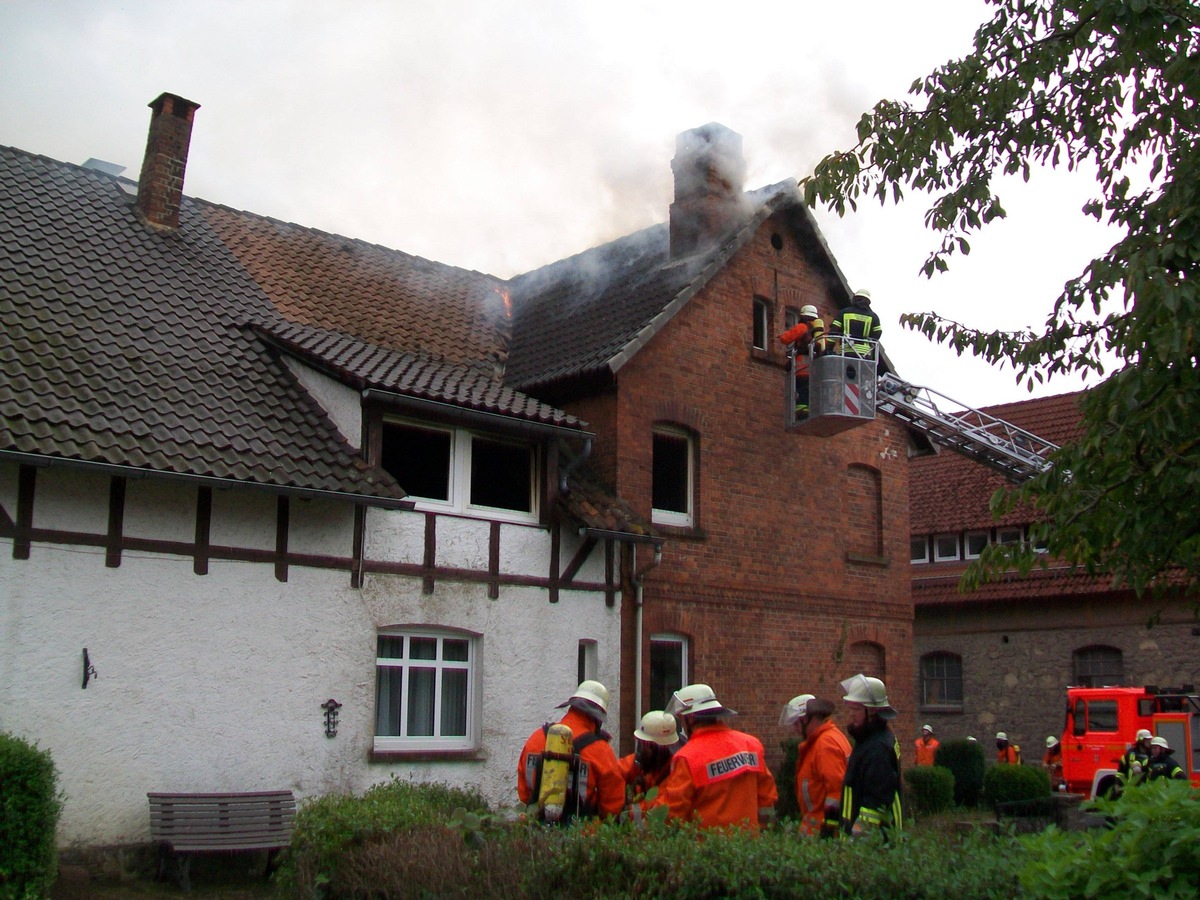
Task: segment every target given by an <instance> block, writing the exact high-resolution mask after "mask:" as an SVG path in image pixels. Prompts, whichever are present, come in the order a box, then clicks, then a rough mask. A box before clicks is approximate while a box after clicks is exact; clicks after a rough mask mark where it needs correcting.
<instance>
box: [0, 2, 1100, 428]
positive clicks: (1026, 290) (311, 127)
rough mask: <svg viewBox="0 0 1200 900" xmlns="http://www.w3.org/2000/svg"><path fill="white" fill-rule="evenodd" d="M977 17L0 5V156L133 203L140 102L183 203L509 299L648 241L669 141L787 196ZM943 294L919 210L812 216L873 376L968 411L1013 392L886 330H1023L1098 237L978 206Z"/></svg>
mask: <svg viewBox="0 0 1200 900" xmlns="http://www.w3.org/2000/svg"><path fill="white" fill-rule="evenodd" d="M986 18H988V7H987V6H986V4H985V3H984V2H983V0H907V2H903V3H900V2H895V0H843V2H841V3H816V2H810V0H786V2H785V0H771V2H760V0H743V2H741V3H738V4H732V3H729V2H710V0H672V2H663V0H638V2H629V0H605V2H603V3H597V2H591V3H589V2H580V0H438V2H428V0H323V2H309V0H129V2H120V0H0V98H2V101H0V144H5V145H9V146H15V147H19V148H21V149H23V150H28V151H31V152H34V153H38V154H42V155H44V156H48V157H51V158H54V159H58V160H62V161H66V162H72V163H82V162H84V161H85V160H87V159H88V158H90V157H95V158H97V159H102V160H106V161H108V162H112V163H116V164H118V165H122V166H125V167H126V169H127V171H126V173H125V174H126V175H128V176H130V177H133V178H136V177H137V174H138V171H139V169H140V166H141V160H142V155H143V153H144V150H145V141H146V132H147V128H148V126H149V121H150V111H149V109H148V108H147V104H149V103H150V102H151V101H152V100H153V99H154V98H156V97H157V96H158V95H159V94H161V93H163V92H164V91H168V92H171V93H174V94H179V95H181V96H183V97H186V98H187V99H189V100H193V101H195V102H197V103H199V104H200V106H201V108H200V110H199V111H198V112H197V113H196V120H195V126H194V130H193V134H192V143H191V150H190V155H189V159H188V168H187V178H186V184H185V188H184V190H185V193H187V194H188V195H190V196H194V197H200V198H203V199H205V200H209V201H212V202H215V203H220V204H224V205H226V206H230V207H234V208H237V209H245V210H249V211H252V212H255V213H258V214H262V215H268V216H272V217H274V218H278V219H283V220H285V221H291V222H297V223H299V224H301V225H305V226H309V227H313V228H318V229H321V230H324V231H329V232H334V233H337V234H342V235H346V236H349V237H354V238H359V239H362V240H366V241H370V242H373V243H376V244H381V245H383V246H386V247H391V248H395V249H398V250H403V251H405V252H407V253H412V254H415V255H418V256H423V257H426V258H428V259H434V260H437V261H439V262H444V263H449V264H452V265H456V266H462V267H464V268H469V269H476V270H479V271H483V272H488V273H490V274H493V275H497V276H500V277H509V276H511V275H514V274H517V273H519V272H523V271H527V270H529V269H533V268H537V267H538V266H541V265H544V264H546V263H549V262H553V261H554V260H557V259H560V258H563V257H565V256H569V255H571V254H574V253H577V252H579V251H581V250H585V249H587V248H588V247H592V246H595V245H597V244H600V243H603V242H605V241H607V240H611V239H613V238H615V237H618V236H620V235H622V234H627V233H629V232H631V231H634V230H636V229H639V228H642V227H645V226H647V225H651V224H654V223H656V222H661V221H665V220H666V217H667V209H668V206H669V204H670V202H671V199H672V175H671V168H670V160H671V157H672V156H673V155H674V148H675V137H676V135H677V134H679V133H680V132H682V131H686V130H688V129H690V128H693V127H696V126H699V125H704V124H706V123H708V122H713V121H716V122H721V123H722V124H724V125H726V126H728V127H729V128H732V129H733V130H734V131H736V132H738V133H739V134H741V135H742V137H743V149H744V153H745V156H746V163H747V177H746V187H747V188H748V189H750V188H757V187H761V186H763V185H766V184H772V183H775V182H778V181H781V180H783V179H786V178H800V177H803V176H804V175H806V174H809V173H810V172H811V171H812V169H813V166H814V165H815V164H816V162H817V161H818V160H820V159H821V157H823V156H824V155H826V154H827V153H830V152H832V151H834V150H841V149H846V148H847V147H849V146H851V145H852V144H853V141H854V126H855V124H856V123H857V121H858V120H859V118H860V117H861V115H862V114H863V112H865V111H867V110H869V109H870V108H871V107H872V106H873V105H874V104H875V102H877V101H878V100H880V99H882V98H885V97H890V98H899V97H902V96H903V95H905V94H906V92H907V90H908V88H909V85H910V84H911V83H912V82H913V80H914V79H916V78H918V77H920V76H922V75H924V74H926V73H928V72H929V71H931V70H933V69H934V68H935V67H936V66H938V65H940V64H941V63H943V62H945V61H946V60H948V59H951V58H957V57H960V56H963V55H965V54H966V53H967V52H969V50H970V47H971V38H972V36H973V34H974V31H975V29H976V27H978V25H979V24H980V23H982V22H983V21H984V20H985V19H986ZM998 192H999V194H1000V197H1001V200H1002V202H1003V204H1004V206H1005V208H1006V209H1007V210H1008V213H1009V216H1008V218H1007V220H1005V221H1002V222H999V223H995V224H993V225H991V226H989V227H988V228H987V229H986V230H985V231H984V232H983V233H982V234H980V235H977V236H976V237H975V238H974V239H973V241H972V253H971V255H970V256H968V257H966V258H955V260H954V261H953V262H952V267H951V271H950V273H948V274H946V275H939V276H936V277H935V278H934V279H932V280H930V279H926V278H925V277H923V276H921V275H920V274H919V273H920V267H921V265H922V263H923V262H924V261H925V259H926V257H927V255H928V253H929V252H930V250H932V249H933V248H934V247H935V246H937V244H938V241H937V237H936V235H934V234H933V233H932V232H930V231H928V230H926V229H925V228H924V225H923V216H924V212H925V207H926V205H927V204H925V203H923V202H922V201H921V198H920V197H914V198H910V199H907V200H906V201H905V202H904V203H902V204H901V205H900V206H891V205H889V206H886V207H882V208H881V207H879V206H878V205H877V204H876V203H875V202H874V201H867V202H866V203H864V204H861V205H860V207H859V211H858V212H857V213H853V214H849V215H848V216H847V217H846V218H843V219H839V218H838V217H837V216H836V215H835V214H833V213H831V212H828V211H827V210H824V209H818V210H816V211H815V215H816V218H817V221H818V224H819V226H820V228H821V230H822V232H823V233H824V235H825V238H826V240H827V242H828V244H829V246H830V249H831V250H832V252H833V254H834V256H835V258H836V259H837V261H838V263H839V265H840V267H841V269H842V271H843V273H845V275H846V277H847V279H848V281H849V283H850V286H851V287H852V288H856V289H857V288H868V289H869V290H870V291H871V294H872V296H873V298H874V308H875V310H876V311H877V312H878V313H879V314H880V317H881V319H882V320H883V324H884V345H885V347H886V348H887V351H888V353H889V355H890V357H891V358H892V360H893V362H894V363H895V366H896V368H897V371H898V372H899V374H900V375H901V377H903V378H904V379H906V380H908V381H910V382H912V383H913V384H917V385H922V386H926V387H929V388H932V389H933V390H935V391H938V392H940V393H941V394H943V395H946V396H948V397H951V398H953V399H954V400H956V401H959V402H960V403H962V404H965V405H968V406H972V407H980V406H986V405H990V404H995V403H1003V402H1008V401H1012V400H1021V399H1026V398H1028V397H1036V396H1047V395H1052V394H1060V393H1064V392H1066V391H1072V390H1078V389H1079V388H1080V387H1082V386H1083V385H1084V383H1083V382H1081V381H1078V380H1073V379H1061V378H1060V379H1056V380H1053V381H1051V382H1049V383H1048V384H1046V385H1041V386H1039V387H1038V388H1036V389H1035V390H1034V391H1033V392H1032V393H1030V392H1029V391H1028V390H1027V389H1026V387H1025V386H1024V385H1018V384H1017V382H1016V380H1015V375H1014V373H1013V372H1012V370H1011V369H1006V368H995V367H991V366H988V365H986V364H984V363H982V362H980V361H978V360H975V359H973V358H971V357H959V356H957V355H956V354H955V353H954V352H953V351H952V350H950V349H947V348H942V347H938V346H937V345H934V344H932V343H930V342H929V341H928V340H926V339H925V338H923V337H921V336H920V335H917V334H915V333H913V332H910V331H906V330H903V329H902V328H901V326H900V325H899V324H898V319H899V316H900V315H901V314H903V313H907V312H925V311H936V312H937V313H939V314H941V315H943V316H946V317H948V318H951V319H954V320H956V321H959V322H963V323H965V324H968V325H971V326H973V327H978V328H985V329H993V328H997V329H1006V330H1011V329H1019V328H1024V327H1029V326H1035V327H1036V326H1038V325H1040V324H1041V323H1042V322H1044V320H1045V319H1046V317H1047V315H1048V313H1049V311H1050V309H1051V304H1052V303H1053V300H1054V298H1055V297H1057V296H1058V293H1059V291H1060V290H1061V288H1062V285H1063V283H1064V282H1065V281H1066V280H1068V279H1069V278H1071V277H1072V276H1074V275H1076V274H1078V273H1079V272H1080V271H1081V270H1082V268H1083V266H1084V265H1085V264H1086V263H1087V262H1088V261H1089V260H1091V259H1092V258H1094V257H1095V256H1096V255H1098V254H1099V253H1101V252H1103V251H1104V250H1106V249H1107V248H1108V247H1109V246H1110V245H1111V244H1112V243H1114V241H1115V240H1116V236H1115V235H1114V234H1113V233H1111V232H1109V231H1107V230H1106V229H1105V228H1104V227H1103V226H1100V225H1098V224H1096V223H1094V222H1092V221H1091V220H1088V219H1085V218H1084V217H1083V216H1082V215H1081V214H1080V207H1082V205H1083V204H1084V202H1085V201H1086V200H1087V199H1089V198H1090V197H1091V196H1092V195H1093V193H1094V192H1095V185H1094V183H1093V182H1092V181H1091V180H1090V179H1089V178H1088V177H1087V176H1086V175H1079V174H1068V173H1065V172H1061V171H1049V170H1046V171H1035V172H1034V175H1033V177H1032V179H1031V180H1030V183H1029V184H1023V183H1021V182H1019V181H1018V182H1004V183H1002V184H1001V186H1000V188H999V191H998Z"/></svg>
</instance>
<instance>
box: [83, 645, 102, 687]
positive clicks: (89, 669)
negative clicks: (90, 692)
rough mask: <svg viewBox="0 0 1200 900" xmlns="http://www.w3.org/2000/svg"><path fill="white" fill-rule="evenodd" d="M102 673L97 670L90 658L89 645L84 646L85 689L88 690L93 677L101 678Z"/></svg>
mask: <svg viewBox="0 0 1200 900" xmlns="http://www.w3.org/2000/svg"><path fill="white" fill-rule="evenodd" d="M99 677H100V674H99V673H98V672H97V671H96V667H95V666H93V665H92V661H91V660H90V659H88V652H87V647H84V648H83V689H84V690H85V691H86V690H87V686H88V682H89V681H91V680H92V679H93V678H99Z"/></svg>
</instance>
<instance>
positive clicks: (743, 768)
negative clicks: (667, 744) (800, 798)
mask: <svg viewBox="0 0 1200 900" xmlns="http://www.w3.org/2000/svg"><path fill="white" fill-rule="evenodd" d="M778 796H779V795H778V793H777V792H776V790H775V779H774V778H772V777H771V770H770V769H768V768H767V762H766V755H765V754H764V752H763V745H762V741H760V740H759V739H758V738H756V737H753V736H752V735H749V734H745V733H743V732H741V731H734V730H733V729H732V728H730V727H729V726H728V725H726V724H725V723H724V722H704V723H697V724H696V725H695V727H694V728H693V729H692V734H691V737H690V739H689V740H688V742H687V743H686V744H684V745H683V747H682V748H681V749H680V750H679V752H678V753H676V754H675V758H674V759H673V760H672V761H671V774H670V775H668V776H667V780H666V781H664V782H663V784H662V786H661V788H660V793H659V795H658V797H657V798H656V799H655V801H654V803H652V804H651V806H658V805H662V804H665V805H666V806H667V808H668V810H669V816H670V818H672V819H684V820H690V821H694V822H697V823H698V824H699V825H701V826H702V827H704V828H718V827H720V826H722V825H747V826H749V827H751V828H754V829H757V828H758V827H759V822H758V811H759V810H760V809H765V808H769V807H773V806H774V805H775V801H776V800H777V799H778Z"/></svg>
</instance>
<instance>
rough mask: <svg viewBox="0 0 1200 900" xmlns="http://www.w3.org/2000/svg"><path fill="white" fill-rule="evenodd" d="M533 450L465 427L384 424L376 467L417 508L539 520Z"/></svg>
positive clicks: (535, 449) (525, 442)
mask: <svg viewBox="0 0 1200 900" xmlns="http://www.w3.org/2000/svg"><path fill="white" fill-rule="evenodd" d="M537 460H538V453H537V448H536V447H535V446H534V445H533V444H530V443H529V442H527V441H519V440H510V439H507V438H500V437H496V436H492V435H483V434H477V433H475V432H472V431H469V430H467V429H465V428H455V427H450V426H440V425H427V424H424V423H420V424H419V423H416V422H409V421H402V420H395V419H385V420H384V422H383V439H382V442H381V454H380V462H381V465H382V466H383V468H384V469H386V470H387V471H388V472H389V473H390V474H391V475H392V476H393V477H395V479H396V480H397V481H399V482H400V486H401V487H403V488H404V490H405V492H406V493H407V494H408V495H409V497H411V498H412V499H413V500H415V501H416V508H417V509H422V510H429V511H434V512H438V511H444V512H456V513H464V514H467V515H477V516H486V517H487V518H491V519H506V520H509V521H521V522H533V521H537V516H538V498H537V489H536V488H537V484H538V479H537Z"/></svg>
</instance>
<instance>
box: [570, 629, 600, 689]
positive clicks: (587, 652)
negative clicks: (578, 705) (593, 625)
mask: <svg viewBox="0 0 1200 900" xmlns="http://www.w3.org/2000/svg"><path fill="white" fill-rule="evenodd" d="M598 668H599V647H598V645H597V644H596V642H595V641H589V640H586V639H585V640H582V641H580V642H579V652H578V653H577V654H576V656H575V669H576V675H577V676H578V677H577V678H576V683H577V684H579V683H582V682H584V681H588V680H589V679H591V680H593V681H594V680H595V678H596V671H597V669H598Z"/></svg>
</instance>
